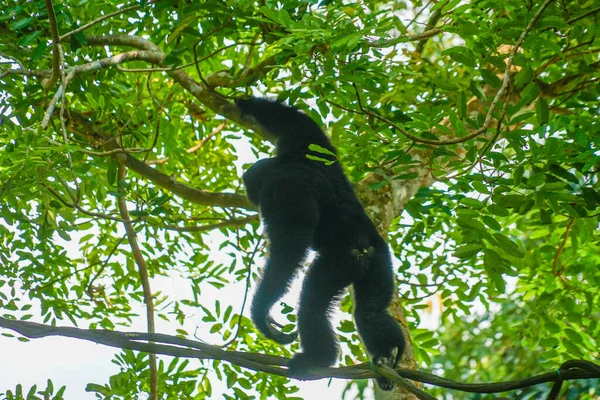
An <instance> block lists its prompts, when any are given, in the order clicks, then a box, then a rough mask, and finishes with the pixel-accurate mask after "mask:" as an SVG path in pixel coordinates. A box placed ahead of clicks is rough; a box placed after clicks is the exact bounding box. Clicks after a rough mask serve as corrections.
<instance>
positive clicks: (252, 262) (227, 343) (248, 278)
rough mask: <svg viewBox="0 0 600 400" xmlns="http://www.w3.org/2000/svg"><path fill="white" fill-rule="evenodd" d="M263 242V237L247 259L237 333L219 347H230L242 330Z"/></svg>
mask: <svg viewBox="0 0 600 400" xmlns="http://www.w3.org/2000/svg"><path fill="white" fill-rule="evenodd" d="M261 243H262V237H260V238H258V241H257V242H256V246H255V247H254V250H252V253H251V254H250V257H249V258H248V261H247V265H248V273H247V274H246V289H245V290H244V299H243V300H242V306H241V307H240V312H239V314H238V321H237V329H236V331H235V334H234V335H233V336H232V337H231V339H229V340H228V341H226V342H225V343H223V344H222V345H220V346H218V347H219V348H222V349H223V348H226V347H228V346H229V345H230V344H232V343H233V342H234V341H235V339H237V338H238V336H239V335H240V331H241V329H242V316H243V315H244V309H245V308H246V300H248V291H249V289H250V278H251V277H252V265H253V264H254V257H255V256H256V254H257V252H258V249H259V248H260V244H261Z"/></svg>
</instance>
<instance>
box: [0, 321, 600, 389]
mask: <svg viewBox="0 0 600 400" xmlns="http://www.w3.org/2000/svg"><path fill="white" fill-rule="evenodd" d="M0 327H2V328H6V329H10V330H13V331H15V332H18V333H20V334H21V335H23V336H25V337H28V338H30V339H35V338H42V337H47V336H64V337H71V338H76V339H83V340H88V341H91V342H94V343H99V344H103V345H106V346H111V347H116V348H121V349H130V350H137V351H142V352H146V353H153V354H164V355H169V356H174V357H186V358H199V359H213V360H225V361H228V362H230V363H232V364H236V365H239V366H240V367H243V368H248V369H251V370H254V371H261V372H267V373H270V374H274V375H279V376H287V377H290V378H296V377H295V376H293V375H291V374H290V373H289V371H288V370H287V369H286V368H282V366H285V365H287V363H288V362H289V360H288V359H286V358H283V357H277V356H271V355H267V354H259V353H246V352H240V351H227V350H222V349H219V348H217V347H215V346H211V345H209V344H206V343H204V342H199V341H195V340H190V339H185V338H181V337H177V336H170V335H165V334H161V333H144V332H119V331H109V330H102V329H95V330H88V329H80V328H72V327H58V326H51V325H44V324H38V323H35V322H29V321H17V320H12V319H7V318H3V317H0ZM375 368H376V370H377V371H378V372H380V373H381V374H382V375H384V376H386V377H388V378H390V379H391V380H393V381H394V382H397V383H398V384H400V382H399V378H403V379H410V380H412V381H417V382H423V383H428V384H431V385H435V386H439V387H443V388H447V389H454V390H460V391H463V392H469V393H501V392H507V391H511V390H517V389H523V388H526V387H530V386H535V385H539V384H542V383H546V382H557V381H569V380H576V379H593V378H600V365H598V364H594V363H592V362H590V361H586V360H570V361H566V362H565V363H563V364H562V365H561V366H560V368H559V369H557V370H556V371H553V372H548V373H545V374H541V375H536V376H533V377H530V378H526V379H522V380H518V381H506V382H498V383H460V382H455V381H452V380H450V379H446V378H442V377H439V376H436V375H433V374H430V373H427V372H423V371H414V370H410V369H403V368H398V369H396V370H392V369H391V368H390V369H388V368H385V367H377V366H376V367H375ZM375 376H376V375H375V373H374V372H373V370H372V368H371V365H370V363H362V364H357V365H353V366H347V367H339V368H312V369H311V371H310V377H308V378H304V379H308V380H316V379H324V378H341V379H368V378H374V377H375ZM296 379H298V378H296ZM421 393H422V394H421V396H422V395H423V394H425V393H424V392H422V391H421ZM425 396H429V395H427V394H425ZM421 398H424V399H429V398H430V397H421Z"/></svg>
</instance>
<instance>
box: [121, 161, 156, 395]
mask: <svg viewBox="0 0 600 400" xmlns="http://www.w3.org/2000/svg"><path fill="white" fill-rule="evenodd" d="M126 174H127V169H126V168H125V166H123V165H119V170H118V179H119V183H118V184H119V189H118V190H119V196H118V197H117V203H118V205H119V211H120V213H121V218H122V219H123V225H124V226H125V232H126V233H127V240H128V241H129V245H130V246H131V251H132V253H133V258H134V259H135V263H136V264H137V266H138V274H139V276H140V282H141V284H142V290H143V292H144V302H145V303H146V322H147V325H148V332H149V333H155V332H156V328H155V323H154V298H153V296H152V289H151V288H150V278H149V276H148V267H147V266H146V260H145V259H144V256H143V255H142V251H141V249H140V246H139V244H138V240H137V234H136V232H135V229H134V228H133V224H132V223H131V218H130V217H129V210H127V201H126V200H125V190H124V188H123V185H122V182H124V181H125V177H126ZM150 400H158V367H157V364H156V354H150Z"/></svg>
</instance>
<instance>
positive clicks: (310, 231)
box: [236, 98, 404, 390]
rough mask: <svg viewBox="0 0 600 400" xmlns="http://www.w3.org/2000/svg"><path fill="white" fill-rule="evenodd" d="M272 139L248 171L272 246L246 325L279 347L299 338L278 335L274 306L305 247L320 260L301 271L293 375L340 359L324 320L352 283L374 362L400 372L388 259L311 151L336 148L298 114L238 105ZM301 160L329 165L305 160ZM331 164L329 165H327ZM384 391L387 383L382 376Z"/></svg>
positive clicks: (273, 105)
mask: <svg viewBox="0 0 600 400" xmlns="http://www.w3.org/2000/svg"><path fill="white" fill-rule="evenodd" d="M236 104H237V105H238V106H239V108H240V109H241V110H242V113H243V114H245V115H250V116H253V117H254V118H255V119H256V120H257V121H258V122H259V123H260V124H261V125H262V126H263V127H264V128H265V130H266V131H267V132H268V133H269V134H271V135H273V136H274V137H275V139H276V146H277V155H276V157H274V158H269V159H263V160H260V161H258V162H257V163H255V164H254V165H253V166H252V167H250V168H249V169H248V170H247V171H246V173H244V176H243V179H244V183H245V185H246V191H247V194H248V199H249V200H250V201H251V202H253V203H255V204H257V205H258V206H259V208H260V210H261V215H262V218H263V221H264V223H265V226H266V228H265V229H266V232H267V236H268V237H269V239H270V242H271V244H270V256H269V259H268V261H267V264H266V266H265V269H264V274H263V277H262V279H261V281H260V283H259V285H258V288H257V290H256V294H255V296H254V300H253V303H252V320H253V321H254V324H255V325H256V328H257V329H258V330H259V331H260V332H262V333H263V334H264V335H265V336H267V337H268V338H271V339H273V340H276V341H277V342H280V343H284V344H285V343H290V342H292V341H294V340H295V338H296V336H295V334H284V333H282V332H280V331H279V330H277V329H276V324H275V323H274V321H273V320H272V319H271V317H270V315H269V312H270V310H271V307H272V306H273V305H274V304H275V303H276V302H277V301H278V300H279V299H280V298H281V297H282V296H283V295H284V294H285V293H286V292H287V290H288V288H289V286H290V283H291V281H292V279H293V278H294V276H295V274H296V272H297V270H298V269H299V268H300V266H301V263H302V261H303V260H304V258H305V257H306V254H307V250H308V249H309V248H312V249H314V250H315V251H316V252H317V256H316V258H315V260H314V262H313V263H312V265H311V266H310V268H309V269H308V272H307V273H306V278H305V279H304V282H303V286H302V293H301V297H300V306H299V310H298V332H299V334H300V341H301V344H302V352H301V353H297V354H295V355H294V357H293V359H292V361H291V363H290V365H289V368H290V370H291V371H292V372H293V373H295V374H299V375H302V374H303V373H306V372H307V369H308V368H310V367H327V366H330V365H332V364H334V363H335V361H336V359H337V356H338V341H337V337H336V335H335V333H334V331H333V329H332V327H331V324H330V322H329V311H330V308H331V306H332V304H333V303H334V302H335V301H336V300H337V299H338V298H339V296H340V295H341V294H342V293H343V291H344V289H345V288H346V287H347V286H348V285H351V284H352V285H353V286H354V296H355V310H354V317H355V321H356V327H357V329H358V332H359V334H360V335H361V337H362V339H363V341H364V344H365V346H366V348H367V350H368V352H369V353H370V354H371V355H372V357H373V360H374V362H375V363H378V364H382V363H383V364H387V365H390V366H392V367H396V366H397V364H398V360H399V359H400V357H401V356H402V353H403V351H404V336H403V333H402V329H401V328H400V326H399V324H398V323H397V322H396V321H395V320H394V319H393V318H392V316H391V315H390V314H389V313H388V312H387V308H388V306H389V305H390V302H391V300H392V295H393V293H394V290H395V286H394V277H393V272H392V262H391V256H390V252H389V249H388V246H387V243H386V242H385V240H384V239H383V238H382V237H381V236H380V235H379V233H378V232H377V229H376V228H375V225H374V224H373V222H372V221H371V220H370V219H369V217H368V216H367V215H366V213H365V211H364V209H363V207H362V205H361V204H360V202H359V201H358V199H357V198H356V195H355V194H354V191H353V189H352V187H351V185H350V183H349V182H348V179H347V178H346V176H345V174H344V172H343V170H342V167H341V165H340V163H339V162H337V161H335V160H334V157H333V156H331V155H323V154H322V153H314V152H312V151H309V149H308V146H309V145H310V144H317V145H319V146H321V147H323V148H325V149H327V150H329V151H330V152H332V153H335V152H336V150H335V148H334V147H333V145H332V144H331V142H330V141H329V139H328V138H327V136H326V135H325V134H324V133H323V131H322V130H321V128H320V127H319V126H318V125H317V124H316V123H315V122H314V121H313V120H312V119H310V118H309V117H308V116H307V115H305V114H303V113H301V112H300V111H298V110H297V109H296V108H293V107H289V106H286V105H283V104H281V103H278V102H274V101H270V100H266V99H259V98H250V99H244V100H237V101H236ZM307 154H312V155H314V156H317V157H320V158H325V159H328V160H330V161H335V162H333V163H327V162H322V161H315V160H311V159H308V158H307V157H306V156H307ZM328 164H329V165H328ZM377 382H378V384H379V385H380V387H381V388H382V389H384V390H390V389H391V388H392V386H393V385H392V383H391V382H390V381H389V380H387V379H385V378H378V379H377Z"/></svg>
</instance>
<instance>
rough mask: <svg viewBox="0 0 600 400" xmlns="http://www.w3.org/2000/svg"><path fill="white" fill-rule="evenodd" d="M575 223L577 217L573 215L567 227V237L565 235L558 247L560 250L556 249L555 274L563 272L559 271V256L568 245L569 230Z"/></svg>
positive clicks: (553, 267)
mask: <svg viewBox="0 0 600 400" xmlns="http://www.w3.org/2000/svg"><path fill="white" fill-rule="evenodd" d="M574 223H575V217H571V219H570V220H569V223H568V224H567V229H565V237H564V239H563V241H562V243H561V244H560V246H559V247H558V250H557V251H556V255H555V256H554V261H553V262H552V275H554V276H557V275H559V274H560V272H561V271H559V268H558V258H559V257H560V255H561V253H562V252H563V250H564V249H565V246H566V245H567V240H569V232H571V228H572V227H573V224H574Z"/></svg>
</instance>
